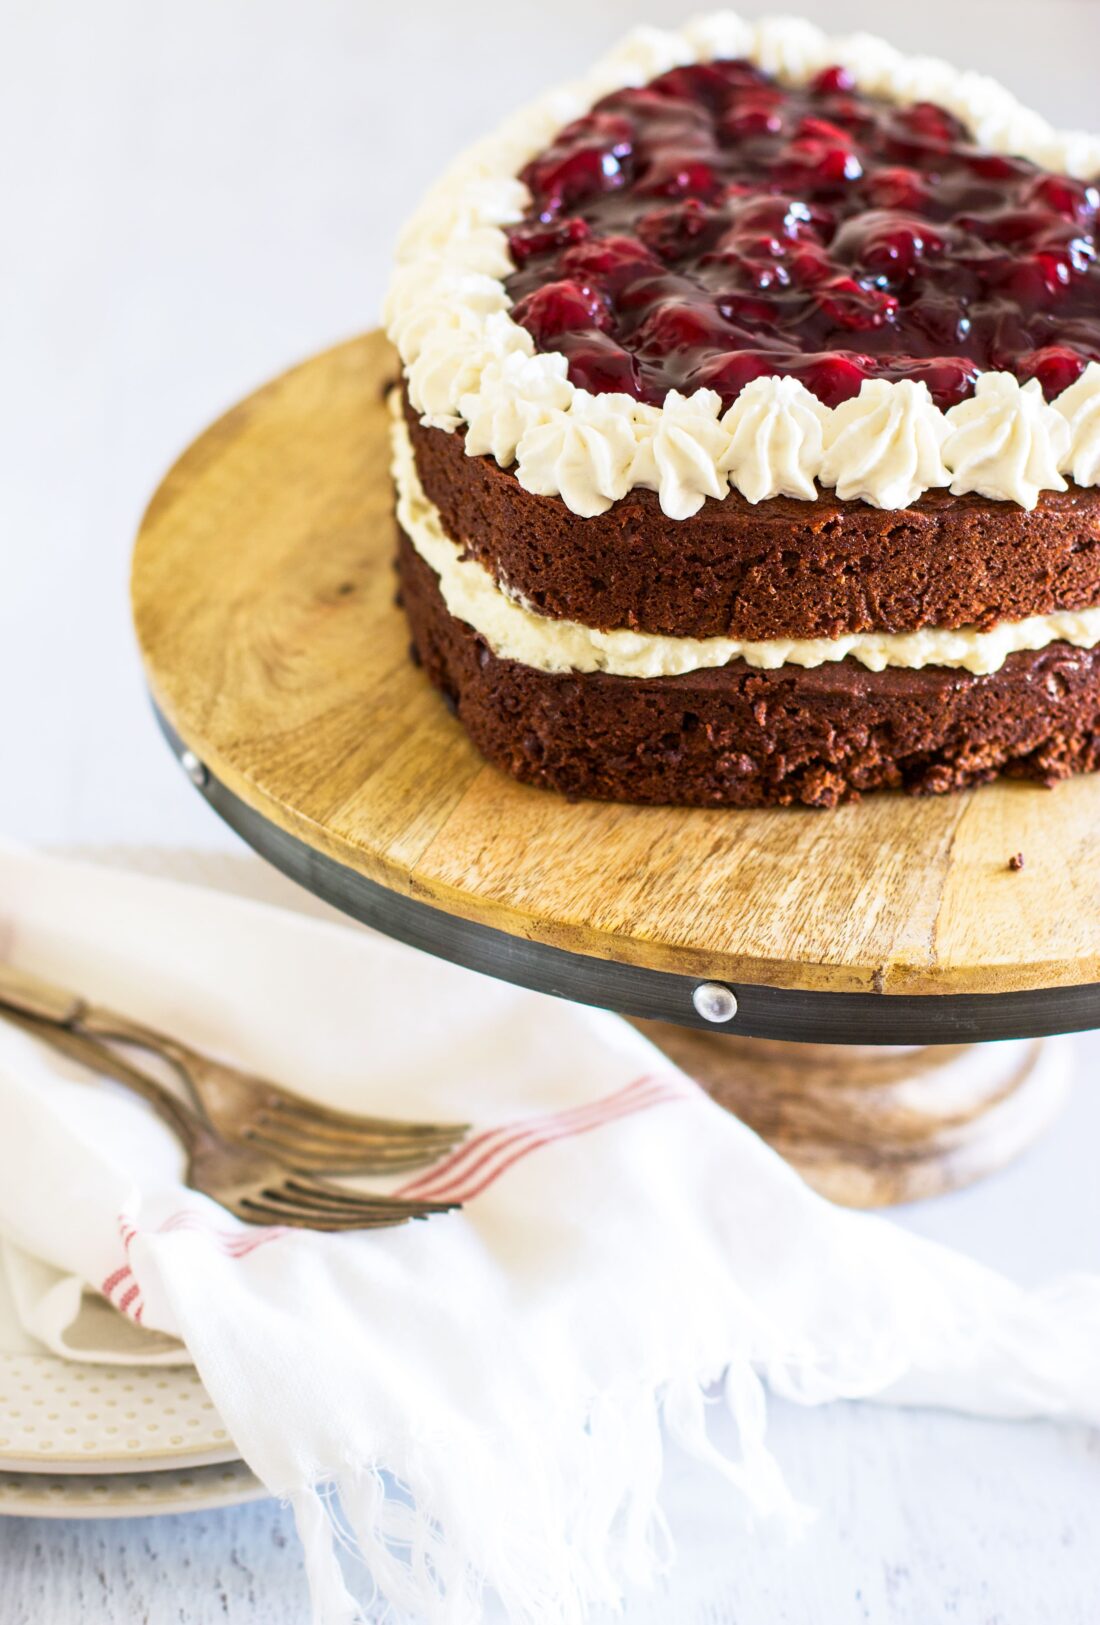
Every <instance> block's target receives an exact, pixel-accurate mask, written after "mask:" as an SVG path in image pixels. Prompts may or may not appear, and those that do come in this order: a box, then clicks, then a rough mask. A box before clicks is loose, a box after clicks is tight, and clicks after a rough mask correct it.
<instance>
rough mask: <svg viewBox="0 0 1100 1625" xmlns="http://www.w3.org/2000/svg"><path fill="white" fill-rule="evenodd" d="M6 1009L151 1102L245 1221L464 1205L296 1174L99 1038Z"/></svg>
mask: <svg viewBox="0 0 1100 1625" xmlns="http://www.w3.org/2000/svg"><path fill="white" fill-rule="evenodd" d="M2 1014H3V1016H4V1018H5V1020H7V1021H10V1022H11V1023H12V1025H13V1026H16V1027H20V1028H22V1030H23V1031H24V1032H28V1033H31V1034H32V1035H33V1036H34V1037H35V1038H39V1039H41V1040H42V1042H43V1043H45V1044H48V1045H50V1047H51V1048H53V1049H55V1050H58V1051H60V1053H61V1054H63V1055H68V1056H69V1057H71V1058H72V1059H73V1060H76V1061H80V1062H81V1063H82V1064H83V1065H85V1066H87V1067H89V1068H90V1069H91V1070H92V1071H95V1072H99V1073H105V1074H106V1075H107V1076H108V1077H112V1078H115V1079H116V1080H117V1081H118V1082H119V1083H122V1084H125V1086H126V1087H127V1088H128V1089H132V1090H133V1091H134V1093H135V1094H138V1095H140V1096H141V1097H142V1099H143V1100H146V1101H147V1102H148V1103H149V1105H150V1106H152V1108H153V1110H154V1111H155V1112H156V1113H157V1114H158V1116H160V1117H161V1118H162V1119H163V1121H164V1122H165V1123H167V1124H168V1126H169V1128H170V1129H172V1131H173V1132H174V1133H175V1134H176V1136H177V1137H178V1139H179V1140H180V1142H181V1143H182V1145H183V1148H184V1151H185V1153H186V1155H187V1175H186V1180H185V1183H186V1184H187V1185H189V1186H190V1187H191V1189H192V1190H196V1191H201V1192H202V1193H203V1195H205V1196H209V1197H211V1198H212V1199H213V1200H214V1201H215V1202H218V1203H219V1204H220V1205H221V1206H222V1207H224V1208H226V1209H227V1210H228V1211H229V1212H230V1213H233V1214H235V1215H236V1216H237V1218H238V1219H243V1220H244V1222H245V1223H246V1224H261V1225H287V1226H290V1227H293V1228H296V1229H301V1230H380V1229H385V1228H387V1227H391V1226H393V1225H398V1224H404V1223H406V1221H407V1220H409V1219H426V1218H428V1216H429V1215H430V1214H433V1213H447V1212H450V1211H451V1210H452V1209H453V1208H455V1207H456V1206H457V1205H458V1204H457V1203H455V1202H417V1201H406V1200H404V1199H402V1198H400V1197H396V1196H379V1195H375V1194H366V1193H362V1192H358V1191H348V1190H344V1189H342V1188H341V1187H340V1186H339V1185H332V1184H330V1183H329V1182H328V1181H327V1180H324V1179H311V1178H309V1177H308V1175H306V1174H296V1173H293V1172H291V1171H290V1170H289V1169H288V1168H287V1167H286V1166H285V1165H284V1164H283V1163H280V1162H277V1161H276V1160H275V1159H274V1158H273V1157H271V1156H268V1155H266V1154H265V1153H264V1152H262V1151H260V1150H258V1149H256V1150H254V1149H252V1148H251V1147H249V1146H243V1145H240V1144H237V1145H234V1144H231V1143H230V1142H229V1141H227V1140H225V1139H223V1138H222V1136H221V1135H220V1134H219V1133H218V1132H217V1131H216V1130H215V1129H214V1128H212V1127H211V1125H210V1124H209V1123H208V1122H207V1121H206V1120H205V1119H204V1118H203V1117H201V1116H200V1115H199V1113H198V1112H197V1111H195V1110H194V1108H193V1107H191V1106H187V1105H185V1104H184V1103H183V1101H182V1100H180V1099H178V1098H177V1096H176V1095H174V1094H173V1093H172V1091H171V1089H169V1088H168V1087H167V1085H165V1084H163V1083H161V1082H160V1080H159V1079H157V1078H153V1077H150V1076H149V1074H148V1073H146V1072H143V1071H142V1070H141V1069H140V1068H139V1067H135V1066H131V1065H130V1063H129V1062H128V1061H125V1060H124V1059H123V1058H122V1057H121V1056H120V1055H117V1054H115V1052H114V1051H113V1050H110V1049H108V1048H107V1047H106V1045H103V1044H100V1043H99V1042H97V1040H96V1039H94V1038H88V1037H86V1036H84V1035H83V1034H81V1033H77V1032H73V1031H72V1030H71V1029H70V1028H68V1027H64V1026H60V1025H58V1024H57V1023H55V1022H50V1021H43V1020H36V1019H35V1018H34V1017H32V1016H26V1015H22V1014H16V1013H15V1012H13V1011H12V1010H10V1009H6V1010H4V1011H3V1012H2Z"/></svg>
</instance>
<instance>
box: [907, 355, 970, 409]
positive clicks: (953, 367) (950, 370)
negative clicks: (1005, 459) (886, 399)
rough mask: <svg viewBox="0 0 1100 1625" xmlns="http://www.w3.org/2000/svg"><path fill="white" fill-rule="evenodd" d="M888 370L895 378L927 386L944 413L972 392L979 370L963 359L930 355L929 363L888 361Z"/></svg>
mask: <svg viewBox="0 0 1100 1625" xmlns="http://www.w3.org/2000/svg"><path fill="white" fill-rule="evenodd" d="M889 370H890V372H891V373H892V374H893V375H894V376H895V377H897V378H911V379H912V380H913V382H914V383H923V384H927V386H928V393H929V394H930V395H931V397H932V399H933V400H934V401H935V403H936V405H937V406H938V407H940V408H941V409H942V410H944V411H946V410H947V408H948V407H949V406H957V405H958V403H959V402H960V401H964V400H966V398H967V396H968V395H972V394H973V393H974V385H975V383H976V382H977V379H978V374H979V370H980V369H979V368H978V367H977V366H976V365H975V364H974V362H973V361H969V360H967V358H966V357H965V356H934V357H932V358H931V359H930V360H924V359H920V360H908V359H906V358H904V357H902V358H899V359H898V360H897V361H893V360H892V361H891V362H890V367H889Z"/></svg>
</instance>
